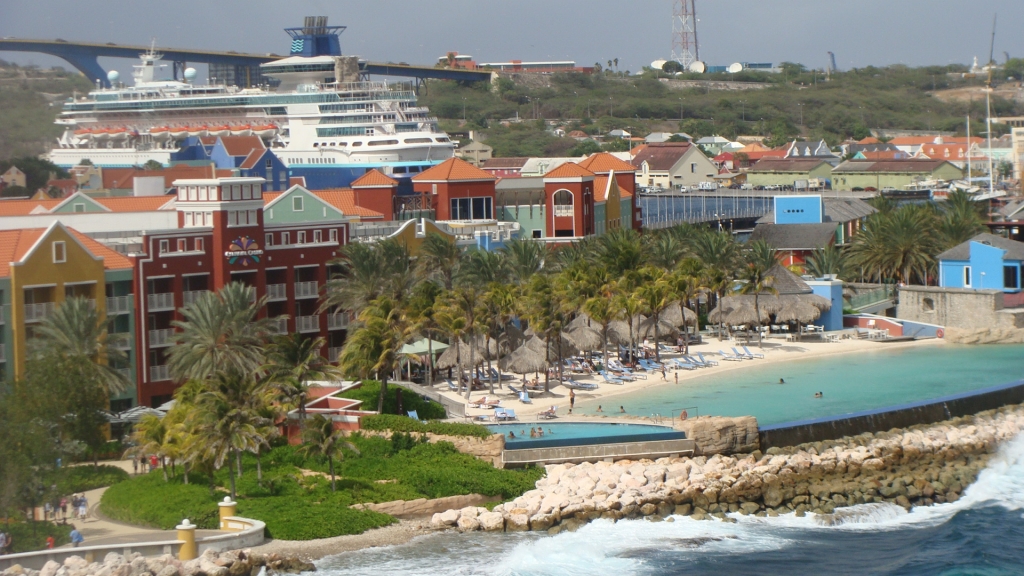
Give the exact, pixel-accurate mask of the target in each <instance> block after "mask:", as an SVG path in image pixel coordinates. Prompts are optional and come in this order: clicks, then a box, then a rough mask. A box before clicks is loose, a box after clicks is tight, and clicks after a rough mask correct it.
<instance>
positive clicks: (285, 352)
mask: <svg viewBox="0 0 1024 576" xmlns="http://www.w3.org/2000/svg"><path fill="white" fill-rule="evenodd" d="M325 345H326V341H325V340H324V339H323V338H308V337H306V336H303V335H302V334H299V333H294V334H280V335H278V336H275V337H274V338H272V339H271V341H270V345H269V346H267V349H266V363H265V364H264V365H263V368H262V369H261V371H262V372H263V373H264V374H265V379H266V382H267V383H268V384H269V385H270V387H271V388H272V389H273V391H274V395H275V400H276V401H277V402H279V403H280V404H282V405H283V406H284V407H286V408H297V409H298V411H299V427H300V428H302V427H304V426H305V423H306V400H307V398H308V397H309V382H311V381H314V380H340V379H341V377H342V374H341V370H339V369H338V368H337V367H335V366H332V365H331V363H330V362H328V361H327V359H326V358H324V357H323V356H322V355H321V354H320V352H321V350H323V347H324V346H325Z"/></svg>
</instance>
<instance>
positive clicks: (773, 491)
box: [431, 405, 1024, 532]
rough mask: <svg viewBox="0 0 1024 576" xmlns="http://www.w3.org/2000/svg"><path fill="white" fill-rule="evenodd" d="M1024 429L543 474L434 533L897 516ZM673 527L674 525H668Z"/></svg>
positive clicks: (911, 434) (913, 434)
mask: <svg viewBox="0 0 1024 576" xmlns="http://www.w3.org/2000/svg"><path fill="white" fill-rule="evenodd" d="M1022 430H1024V406H1021V405H1015V406H1007V407H1003V408H999V409H997V410H990V411H987V412H982V413H979V414H975V415H971V416H965V417H961V418H954V419H951V420H948V421H945V422H942V423H939V424H933V425H920V426H913V427H910V428H907V429H904V430H894V431H890V432H878V433H874V434H872V433H864V434H860V435H858V436H853V437H846V438H842V439H839V440H834V441H824V442H815V443H812V444H803V445H800V446H794V447H790V448H770V449H768V450H767V453H765V454H762V453H761V452H759V451H755V452H753V453H752V454H748V455H746V456H723V455H721V454H716V455H714V456H711V457H707V456H699V457H695V458H661V459H658V460H657V461H651V460H640V461H629V460H623V461H618V462H598V463H596V464H589V463H584V464H579V465H571V464H559V465H554V466H548V467H547V475H546V476H545V477H544V478H542V479H540V480H539V481H537V485H536V486H537V487H536V489H534V490H530V491H528V492H526V493H525V494H523V495H522V496H520V497H519V498H516V499H515V500H513V501H511V502H506V503H504V504H500V505H498V506H496V507H495V508H494V510H493V511H492V512H487V511H486V510H483V509H480V508H466V509H462V510H449V511H447V512H444V513H439V514H435V515H434V516H433V518H432V519H431V525H432V526H433V527H434V528H437V529H444V528H457V529H459V530H463V531H470V530H488V531H525V530H546V531H549V532H558V531H561V530H575V529H576V528H578V527H579V526H580V525H582V524H584V523H586V522H589V521H591V520H595V519H598V518H605V519H610V520H619V519H622V518H641V517H646V518H648V519H650V520H663V519H667V518H668V517H669V516H671V515H674V514H678V515H689V516H693V517H694V518H697V519H708V518H711V517H718V518H722V519H724V520H726V521H732V520H733V519H732V518H729V517H727V516H726V514H727V513H739V514H755V515H759V516H777V515H779V514H785V513H789V512H795V513H796V514H797V515H798V516H803V515H805V514H806V513H808V512H812V513H815V514H822V515H829V514H832V513H833V512H834V511H835V510H836V509H837V508H841V507H844V506H852V505H856V504H866V503H882V502H889V503H893V504H896V505H899V506H902V507H904V508H907V509H909V508H911V507H912V506H927V505H930V504H933V503H941V502H950V501H955V500H957V499H958V498H959V497H960V494H961V493H962V491H963V489H964V487H966V486H968V485H969V484H970V483H972V482H973V481H974V480H975V478H976V477H977V474H978V472H979V471H980V470H981V469H983V468H984V467H985V465H986V464H987V462H988V460H989V458H990V456H991V454H992V453H993V452H995V450H996V448H997V447H998V445H999V443H1000V442H1004V441H1007V440H1009V439H1011V438H1013V437H1014V436H1016V435H1017V434H1018V433H1020V432H1021V431H1022ZM670 520H671V519H670Z"/></svg>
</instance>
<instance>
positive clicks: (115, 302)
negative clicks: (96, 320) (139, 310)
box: [107, 296, 132, 316]
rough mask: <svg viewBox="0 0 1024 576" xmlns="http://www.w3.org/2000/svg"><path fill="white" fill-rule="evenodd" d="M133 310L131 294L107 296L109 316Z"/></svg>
mask: <svg viewBox="0 0 1024 576" xmlns="http://www.w3.org/2000/svg"><path fill="white" fill-rule="evenodd" d="M131 311H132V297H131V296H110V297H108V298H107V316H113V315H115V314H128V313H130V312H131Z"/></svg>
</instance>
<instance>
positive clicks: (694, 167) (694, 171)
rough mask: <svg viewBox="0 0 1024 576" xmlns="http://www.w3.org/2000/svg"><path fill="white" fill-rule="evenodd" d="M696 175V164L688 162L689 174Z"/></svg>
mask: <svg viewBox="0 0 1024 576" xmlns="http://www.w3.org/2000/svg"><path fill="white" fill-rule="evenodd" d="M696 173H697V163H696V162H690V174H696Z"/></svg>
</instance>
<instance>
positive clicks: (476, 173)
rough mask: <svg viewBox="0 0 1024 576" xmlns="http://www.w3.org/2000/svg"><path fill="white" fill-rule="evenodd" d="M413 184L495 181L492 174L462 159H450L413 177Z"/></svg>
mask: <svg viewBox="0 0 1024 576" xmlns="http://www.w3.org/2000/svg"><path fill="white" fill-rule="evenodd" d="M412 180H413V182H454V181H462V182H477V181H494V180H495V177H494V175H493V174H491V173H490V172H484V171H483V170H481V169H479V168H477V167H476V166H473V165H472V164H470V163H469V162H466V161H465V160H462V159H461V158H449V159H447V160H445V161H444V162H441V163H440V164H438V165H437V166H434V167H433V168H429V169H427V170H424V171H423V172H420V173H419V174H417V175H416V176H413V177H412Z"/></svg>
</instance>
